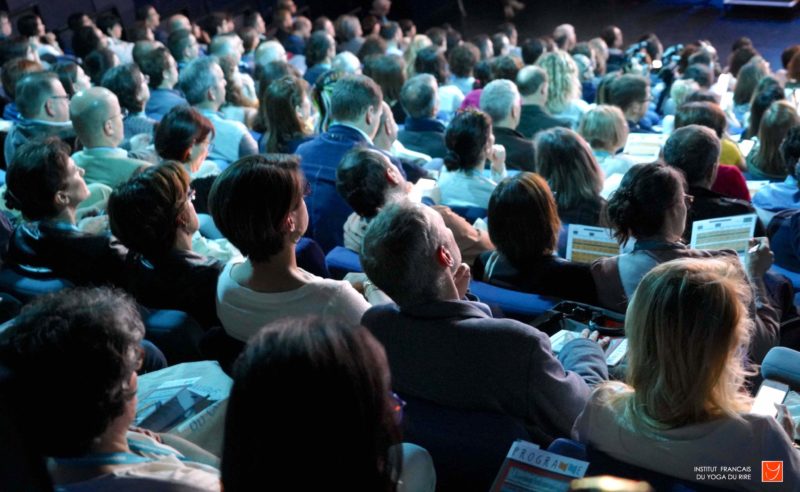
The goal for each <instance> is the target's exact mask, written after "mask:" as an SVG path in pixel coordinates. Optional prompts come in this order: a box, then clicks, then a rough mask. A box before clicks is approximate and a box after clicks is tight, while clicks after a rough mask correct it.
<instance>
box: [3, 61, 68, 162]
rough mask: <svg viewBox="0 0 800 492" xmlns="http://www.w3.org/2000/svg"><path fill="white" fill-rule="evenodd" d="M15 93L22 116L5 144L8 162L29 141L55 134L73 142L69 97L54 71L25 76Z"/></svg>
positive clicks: (18, 83) (4, 150)
mask: <svg viewBox="0 0 800 492" xmlns="http://www.w3.org/2000/svg"><path fill="white" fill-rule="evenodd" d="M15 93H16V94H15V95H16V101H17V109H19V113H20V116H21V117H22V118H20V119H18V120H16V121H14V124H13V125H12V126H11V130H9V132H8V135H7V136H6V139H5V142H4V144H3V145H4V147H3V154H4V157H5V162H6V165H9V164H10V163H11V162H12V161H13V160H14V153H15V151H16V150H17V148H18V147H20V146H21V145H22V144H24V143H25V142H28V141H29V140H33V139H36V138H44V137H49V136H56V137H59V138H61V139H63V140H65V141H66V142H68V143H70V145H72V143H73V142H74V141H75V133H74V131H73V129H72V122H71V121H70V119H69V96H68V95H67V93H66V91H65V90H64V87H63V86H62V85H61V82H59V80H58V77H57V76H56V75H55V74H54V73H52V72H36V73H31V74H28V75H25V76H24V77H22V79H20V81H19V82H17V85H16V89H15Z"/></svg>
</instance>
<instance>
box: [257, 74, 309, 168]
mask: <svg viewBox="0 0 800 492" xmlns="http://www.w3.org/2000/svg"><path fill="white" fill-rule="evenodd" d="M304 84H305V81H303V80H301V79H298V78H295V77H282V78H280V79H278V80H275V81H273V82H272V83H270V84H269V86H267V88H266V89H265V90H264V91H263V92H262V93H261V105H260V106H259V114H260V116H261V118H262V120H264V121H263V122H262V123H263V126H264V127H265V130H266V132H267V134H268V139H267V146H266V149H265V150H266V152H281V150H282V149H283V147H284V146H285V145H286V144H287V143H289V141H291V140H294V139H296V138H301V137H303V136H305V135H306V134H307V133H308V132H309V131H310V130H308V129H307V128H306V122H305V121H303V120H301V119H300V117H299V116H298V109H297V108H302V107H303V104H304V102H305V101H307V99H308V96H307V95H306V90H305V85H304Z"/></svg>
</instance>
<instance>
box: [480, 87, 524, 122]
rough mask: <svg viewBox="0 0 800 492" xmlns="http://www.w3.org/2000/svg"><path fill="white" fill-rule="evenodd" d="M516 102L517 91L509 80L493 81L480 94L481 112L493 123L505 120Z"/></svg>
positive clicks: (517, 99)
mask: <svg viewBox="0 0 800 492" xmlns="http://www.w3.org/2000/svg"><path fill="white" fill-rule="evenodd" d="M518 101H519V90H517V86H516V85H515V84H514V82H511V81H510V80H505V79H499V80H493V81H491V82H489V83H488V84H486V87H484V88H483V92H481V110H482V111H483V112H485V113H486V114H488V115H489V116H491V117H492V121H493V122H495V123H497V122H498V121H502V120H504V119H506V118H507V117H508V115H509V114H511V109H512V108H513V107H514V105H515V104H517V103H518Z"/></svg>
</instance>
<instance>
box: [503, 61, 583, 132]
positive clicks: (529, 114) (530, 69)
mask: <svg viewBox="0 0 800 492" xmlns="http://www.w3.org/2000/svg"><path fill="white" fill-rule="evenodd" d="M516 81H517V87H518V88H519V92H520V96H521V97H522V113H521V114H520V120H519V125H518V126H517V131H518V132H520V133H521V134H522V135H523V136H524V137H525V138H533V137H534V136H535V135H536V134H537V133H539V132H540V131H542V130H547V129H548V128H553V127H556V126H563V127H567V128H569V127H570V123H569V122H567V121H565V120H560V119H558V118H554V117H553V116H551V115H550V113H548V112H547V109H545V105H546V104H547V84H548V82H547V72H546V71H545V70H544V69H543V68H541V67H538V66H535V65H532V66H527V67H525V68H523V69H522V70H520V71H519V72H518V73H517V80H516Z"/></svg>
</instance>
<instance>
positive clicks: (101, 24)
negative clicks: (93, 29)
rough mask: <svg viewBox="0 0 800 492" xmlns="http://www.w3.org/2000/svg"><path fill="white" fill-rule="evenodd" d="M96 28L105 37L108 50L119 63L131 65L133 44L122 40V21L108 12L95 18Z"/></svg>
mask: <svg viewBox="0 0 800 492" xmlns="http://www.w3.org/2000/svg"><path fill="white" fill-rule="evenodd" d="M97 28H98V29H100V31H101V32H102V33H103V34H105V35H106V39H108V49H110V50H111V51H113V52H114V53H115V54H116V55H117V57H118V58H119V61H120V63H133V43H129V42H128V41H125V40H123V39H122V21H121V20H120V18H119V17H117V16H116V15H114V14H113V13H111V12H109V13H106V14H103V15H101V16H100V17H98V18H97Z"/></svg>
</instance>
